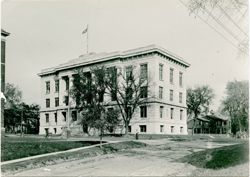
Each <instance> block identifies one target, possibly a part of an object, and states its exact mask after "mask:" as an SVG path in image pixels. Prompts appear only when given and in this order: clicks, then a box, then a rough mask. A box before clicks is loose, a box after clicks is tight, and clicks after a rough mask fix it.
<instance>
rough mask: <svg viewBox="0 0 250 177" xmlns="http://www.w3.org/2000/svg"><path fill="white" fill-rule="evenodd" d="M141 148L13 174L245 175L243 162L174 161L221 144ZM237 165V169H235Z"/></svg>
mask: <svg viewBox="0 0 250 177" xmlns="http://www.w3.org/2000/svg"><path fill="white" fill-rule="evenodd" d="M143 142H145V143H147V144H148V146H147V147H145V148H138V149H131V150H124V151H121V152H118V153H114V154H108V155H102V156H99V157H92V158H86V159H83V160H77V161H71V162H64V163H61V164H57V165H51V166H48V167H43V168H38V169H33V170H27V171H23V172H19V173H16V174H13V175H14V176H34V175H35V176H189V175H190V176H193V175H194V174H196V175H202V176H210V175H217V176H218V175H222V176H223V175H224V176H227V175H225V174H230V175H232V176H239V175H246V176H247V175H248V170H244V169H248V168H246V167H247V166H246V165H247V164H244V165H240V166H238V167H237V166H236V167H232V168H229V171H228V170H227V169H223V170H224V171H223V170H217V171H216V170H204V169H198V168H196V167H194V166H192V165H189V164H184V163H178V162H176V159H178V158H180V157H183V156H185V155H188V154H190V153H192V152H195V151H200V150H203V149H206V148H213V147H219V146H224V145H228V144H220V143H219V144H218V143H212V142H205V141H200V140H199V141H193V142H175V141H170V140H167V139H165V140H144V141H143ZM235 168H236V169H235ZM239 168H240V169H241V171H240V173H241V174H239V171H237V169H239Z"/></svg>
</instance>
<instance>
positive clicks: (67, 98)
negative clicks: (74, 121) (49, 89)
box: [64, 96, 69, 106]
mask: <svg viewBox="0 0 250 177" xmlns="http://www.w3.org/2000/svg"><path fill="white" fill-rule="evenodd" d="M64 104H65V105H66V106H68V105H69V96H64Z"/></svg>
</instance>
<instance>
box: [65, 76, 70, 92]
mask: <svg viewBox="0 0 250 177" xmlns="http://www.w3.org/2000/svg"><path fill="white" fill-rule="evenodd" d="M65 89H66V90H69V78H68V77H66V78H65Z"/></svg>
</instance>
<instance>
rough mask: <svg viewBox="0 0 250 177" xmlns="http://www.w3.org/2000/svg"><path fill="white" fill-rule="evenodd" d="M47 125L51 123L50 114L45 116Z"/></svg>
mask: <svg viewBox="0 0 250 177" xmlns="http://www.w3.org/2000/svg"><path fill="white" fill-rule="evenodd" d="M45 118H46V123H49V114H45Z"/></svg>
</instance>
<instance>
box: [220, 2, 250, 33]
mask: <svg viewBox="0 0 250 177" xmlns="http://www.w3.org/2000/svg"><path fill="white" fill-rule="evenodd" d="M218 7H219V8H220V10H221V11H222V12H223V13H224V14H225V15H226V17H227V18H228V19H229V20H230V21H231V22H232V23H233V24H234V25H235V26H236V27H237V28H238V29H239V30H240V31H241V32H242V33H244V34H245V35H246V36H247V37H248V34H247V33H246V32H245V31H244V30H243V29H241V28H240V27H239V25H238V24H237V23H236V22H235V21H234V20H233V19H232V18H231V17H230V16H229V15H228V14H227V12H226V11H225V10H224V9H223V8H222V7H221V6H220V5H218Z"/></svg>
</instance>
